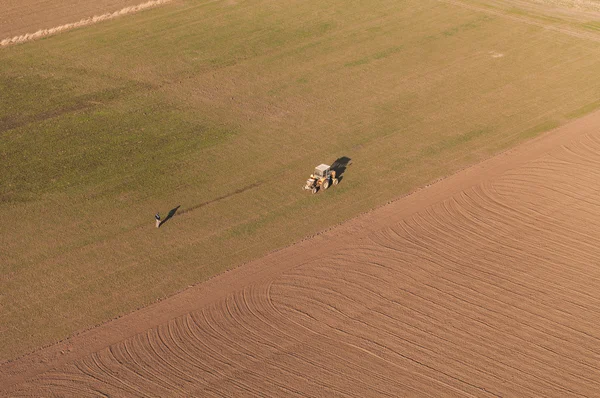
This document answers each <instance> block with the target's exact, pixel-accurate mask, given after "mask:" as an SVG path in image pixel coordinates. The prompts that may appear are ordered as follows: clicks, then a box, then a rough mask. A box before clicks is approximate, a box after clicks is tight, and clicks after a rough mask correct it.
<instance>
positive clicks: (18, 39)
mask: <svg viewBox="0 0 600 398" xmlns="http://www.w3.org/2000/svg"><path fill="white" fill-rule="evenodd" d="M171 1H172V0H150V1H147V2H145V3H141V4H138V5H135V6H129V7H125V8H122V9H120V10H118V11H115V12H107V13H104V14H101V15H94V16H93V17H88V18H84V19H81V20H79V21H77V22H72V23H68V24H64V25H59V26H56V27H54V28H50V29H40V30H38V31H37V32H35V33H25V34H23V35H18V36H14V37H10V38H6V39H3V40H0V47H6V46H9V45H11V44H19V43H24V42H28V41H32V40H36V39H40V38H42V37H46V36H51V35H54V34H57V33H60V32H64V31H67V30H71V29H75V28H80V27H83V26H88V25H93V24H95V23H98V22H102V21H108V20H110V19H114V18H117V17H120V16H123V15H127V14H133V13H136V12H139V11H142V10H146V9H148V8H154V7H157V6H160V5H163V4H166V3H170V2H171Z"/></svg>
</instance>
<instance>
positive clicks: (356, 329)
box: [311, 270, 468, 356]
mask: <svg viewBox="0 0 600 398" xmlns="http://www.w3.org/2000/svg"><path fill="white" fill-rule="evenodd" d="M311 271H312V270H311ZM311 274H312V272H311ZM367 312H369V311H365V313H367ZM352 329H353V330H359V328H352ZM455 351H460V349H458V350H455ZM467 356H468V355H467Z"/></svg>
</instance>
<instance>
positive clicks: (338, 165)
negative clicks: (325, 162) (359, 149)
mask: <svg viewBox="0 0 600 398" xmlns="http://www.w3.org/2000/svg"><path fill="white" fill-rule="evenodd" d="M351 164H352V159H350V158H349V157H347V156H342V157H341V158H337V159H336V160H335V162H333V164H332V165H331V170H333V171H335V178H337V179H338V181H339V182H342V180H343V179H344V172H345V171H346V169H347V168H348V166H350V165H351Z"/></svg>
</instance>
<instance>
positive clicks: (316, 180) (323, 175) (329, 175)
mask: <svg viewBox="0 0 600 398" xmlns="http://www.w3.org/2000/svg"><path fill="white" fill-rule="evenodd" d="M330 183H331V184H333V185H337V183H338V179H337V178H335V170H334V171H332V170H331V166H329V165H326V164H320V165H318V166H317V167H315V172H314V173H313V174H312V175H311V176H310V177H309V178H308V180H306V184H305V185H304V189H305V190H307V191H311V192H312V193H317V192H318V191H319V190H323V191H324V190H326V189H327V188H328V187H329V184H330Z"/></svg>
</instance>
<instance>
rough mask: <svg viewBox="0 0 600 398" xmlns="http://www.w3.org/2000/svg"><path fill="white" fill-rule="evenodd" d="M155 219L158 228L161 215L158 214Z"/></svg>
mask: <svg viewBox="0 0 600 398" xmlns="http://www.w3.org/2000/svg"><path fill="white" fill-rule="evenodd" d="M154 218H155V219H156V228H158V227H160V213H158V212H156V214H155V215H154Z"/></svg>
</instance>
